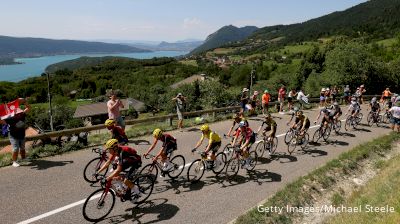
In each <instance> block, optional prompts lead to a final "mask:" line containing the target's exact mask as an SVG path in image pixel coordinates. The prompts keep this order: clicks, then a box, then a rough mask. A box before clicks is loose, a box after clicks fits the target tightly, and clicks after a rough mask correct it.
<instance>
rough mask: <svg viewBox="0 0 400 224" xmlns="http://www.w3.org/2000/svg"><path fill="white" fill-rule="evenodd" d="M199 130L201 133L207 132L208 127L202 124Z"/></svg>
mask: <svg viewBox="0 0 400 224" xmlns="http://www.w3.org/2000/svg"><path fill="white" fill-rule="evenodd" d="M200 130H201V131H205V132H207V131H209V130H210V127H209V126H208V124H204V125H202V126H201V127H200Z"/></svg>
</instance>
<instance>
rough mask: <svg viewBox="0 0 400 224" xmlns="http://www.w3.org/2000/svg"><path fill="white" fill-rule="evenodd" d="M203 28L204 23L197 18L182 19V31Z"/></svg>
mask: <svg viewBox="0 0 400 224" xmlns="http://www.w3.org/2000/svg"><path fill="white" fill-rule="evenodd" d="M202 26H204V23H203V22H202V21H201V20H200V19H198V18H185V19H183V29H196V28H199V27H202Z"/></svg>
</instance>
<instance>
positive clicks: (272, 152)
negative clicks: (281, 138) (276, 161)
mask: <svg viewBox="0 0 400 224" xmlns="http://www.w3.org/2000/svg"><path fill="white" fill-rule="evenodd" d="M277 148H278V138H277V137H275V138H274V143H273V144H271V148H270V152H269V154H270V155H273V154H274V153H275V151H276V149H277ZM257 155H258V153H257Z"/></svg>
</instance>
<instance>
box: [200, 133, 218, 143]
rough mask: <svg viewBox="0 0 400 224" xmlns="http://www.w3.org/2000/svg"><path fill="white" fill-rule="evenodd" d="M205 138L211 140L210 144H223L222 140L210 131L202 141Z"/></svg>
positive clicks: (203, 136)
mask: <svg viewBox="0 0 400 224" xmlns="http://www.w3.org/2000/svg"><path fill="white" fill-rule="evenodd" d="M204 138H208V139H209V142H208V143H209V144H211V143H214V142H221V138H220V137H219V135H218V134H217V133H215V132H213V131H210V132H209V133H208V134H207V135H205V134H202V136H201V140H203V139H204Z"/></svg>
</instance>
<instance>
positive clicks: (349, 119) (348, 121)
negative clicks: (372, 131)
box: [344, 115, 353, 131]
mask: <svg viewBox="0 0 400 224" xmlns="http://www.w3.org/2000/svg"><path fill="white" fill-rule="evenodd" d="M352 123H353V119H352V117H351V115H349V116H348V117H347V118H346V123H344V129H345V130H346V131H348V130H350V128H351V126H352Z"/></svg>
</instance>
